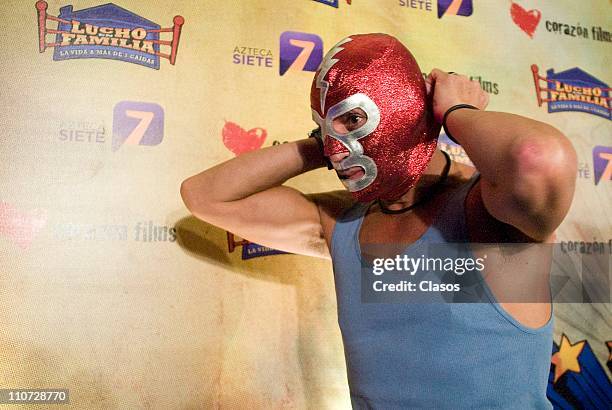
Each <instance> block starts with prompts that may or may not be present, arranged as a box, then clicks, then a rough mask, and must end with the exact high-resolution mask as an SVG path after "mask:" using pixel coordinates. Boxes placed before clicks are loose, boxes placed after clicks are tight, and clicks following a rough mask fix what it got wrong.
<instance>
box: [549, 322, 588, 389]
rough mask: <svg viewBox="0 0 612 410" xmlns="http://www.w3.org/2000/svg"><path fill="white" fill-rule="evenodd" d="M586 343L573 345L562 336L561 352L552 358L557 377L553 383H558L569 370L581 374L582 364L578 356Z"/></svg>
mask: <svg viewBox="0 0 612 410" xmlns="http://www.w3.org/2000/svg"><path fill="white" fill-rule="evenodd" d="M585 343H586V341H584V340H583V341H582V342H578V343H576V344H571V343H570V341H569V339H568V338H567V336H565V334H563V335H562V336H561V344H560V345H559V351H558V352H557V353H555V354H554V355H553V356H552V359H551V361H552V363H553V364H554V365H555V377H554V379H553V383H556V382H557V380H559V378H560V377H561V376H563V375H564V374H565V372H567V371H568V370H571V371H572V372H576V373H580V363H578V356H579V355H580V352H582V349H583V348H584V344H585Z"/></svg>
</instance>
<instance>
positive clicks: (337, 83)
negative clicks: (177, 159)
mask: <svg viewBox="0 0 612 410" xmlns="http://www.w3.org/2000/svg"><path fill="white" fill-rule="evenodd" d="M487 103H488V96H487V94H486V93H485V92H484V91H483V90H482V89H481V87H480V85H479V84H478V83H477V82H474V81H470V80H469V79H468V78H467V77H465V76H463V75H460V74H454V73H446V72H444V71H441V70H438V69H434V70H432V71H431V73H430V74H429V75H428V77H427V78H426V79H423V76H422V74H421V70H420V69H419V67H418V65H417V63H416V61H415V60H414V58H413V56H412V55H411V53H410V52H409V51H408V50H407V49H406V48H405V47H404V46H403V45H402V44H401V43H400V42H399V41H398V40H397V39H395V38H394V37H391V36H389V35H385V34H366V35H352V36H350V37H347V38H345V39H343V40H341V41H340V42H339V43H338V44H336V45H335V46H334V47H333V48H331V49H330V50H329V52H328V53H327V55H326V56H325V58H324V60H323V62H322V63H321V65H320V67H319V69H318V70H317V72H316V73H315V76H314V79H313V82H312V87H311V95H310V104H311V110H312V118H313V120H314V121H315V123H316V125H317V128H316V129H315V131H314V132H312V135H311V136H312V137H314V138H304V139H300V140H298V141H294V142H290V143H287V144H281V145H277V146H272V147H268V148H264V149H260V150H257V151H254V152H249V153H246V154H243V155H240V156H239V157H236V158H234V159H232V160H229V161H227V162H224V163H222V164H219V165H217V166H215V167H213V168H210V169H208V170H205V171H203V172H201V173H199V174H197V175H194V176H192V177H190V178H188V179H186V180H185V181H184V182H183V184H182V186H181V195H182V198H183V200H184V202H185V204H186V206H187V208H188V209H189V210H190V212H191V213H193V214H194V215H195V216H196V217H198V218H200V219H202V220H205V221H207V222H209V223H211V224H214V225H217V226H219V227H221V228H223V229H226V230H228V231H231V232H233V233H235V234H237V235H239V236H241V237H243V238H245V239H248V240H250V241H252V242H256V243H258V244H261V245H265V246H269V247H271V248H275V249H280V250H284V251H287V252H293V253H296V254H302V255H310V256H315V257H322V258H329V259H331V260H332V264H333V271H334V279H335V285H336V294H337V301H338V319H339V323H340V328H341V331H342V337H343V343H344V351H345V354H346V364H347V372H348V381H349V387H350V394H351V402H352V404H353V407H354V408H382V409H388V408H552V407H551V405H550V402H548V400H547V399H546V385H547V379H548V374H549V373H548V372H549V368H550V354H551V346H552V305H551V303H550V301H549V293H548V274H549V267H550V255H549V254H542V253H541V252H540V253H538V254H537V256H536V254H535V253H534V251H533V249H534V247H536V246H538V245H540V244H547V243H552V241H553V237H554V231H555V229H556V228H557V227H558V226H559V224H560V223H561V222H562V220H563V218H564V217H565V215H566V214H567V212H568V209H569V207H570V204H571V201H572V197H573V193H574V183H575V175H576V168H577V163H576V154H575V151H574V149H573V147H572V145H571V143H570V142H569V141H568V139H567V138H566V137H565V136H564V135H563V134H562V133H561V132H559V131H558V130H557V129H555V128H553V127H552V126H550V125H547V124H544V123H542V122H539V121H535V120H532V119H529V118H525V117H522V116H518V115H514V114H509V113H502V112H493V111H485V107H486V106H487ZM442 124H443V125H444V129H445V131H446V133H447V135H449V137H451V138H453V139H455V140H456V141H457V142H458V143H459V144H460V145H461V146H462V147H463V149H464V150H465V152H466V153H467V155H468V156H469V158H470V159H471V161H472V162H473V164H474V165H475V168H473V167H470V166H467V165H464V164H460V163H456V162H452V161H451V160H450V157H449V156H448V154H446V153H444V152H443V151H441V150H440V149H438V148H437V139H438V134H439V132H440V129H441V125H442ZM325 166H327V167H328V168H329V169H333V170H334V171H335V172H336V174H337V175H338V177H339V178H340V180H341V181H342V183H343V184H344V186H345V187H346V188H347V189H346V190H343V191H334V192H325V193H320V194H309V195H306V194H303V193H300V192H299V191H297V190H296V189H293V188H290V187H288V186H285V185H283V184H284V183H285V181H287V180H288V179H290V178H292V177H295V176H297V175H299V174H302V173H305V172H308V171H311V170H314V169H317V168H321V167H325ZM385 243H394V244H397V243H401V244H403V245H404V246H403V247H402V253H403V255H411V249H414V247H413V245H414V246H417V245H421V244H423V243H441V244H451V243H469V244H470V248H471V249H470V252H472V255H474V256H482V257H484V258H486V256H485V254H484V253H483V251H482V249H481V248H479V247H478V246H477V244H493V245H491V246H492V247H493V248H495V246H497V245H499V244H507V243H513V244H517V245H520V246H517V248H513V251H512V252H505V253H504V254H502V255H501V256H500V254H499V253H497V254H496V253H495V249H492V248H487V252H488V256H489V257H488V259H486V263H487V266H486V271H487V273H488V272H489V271H491V272H503V273H505V275H497V276H496V275H493V274H491V275H486V276H483V277H481V279H482V280H481V282H484V284H483V285H482V286H483V289H484V290H485V292H484V293H485V294H486V295H487V297H488V298H489V299H488V303H365V302H364V301H363V299H362V297H363V294H362V292H361V288H360V287H361V285H362V282H361V273H362V262H363V260H364V258H366V252H365V251H364V249H365V248H366V247H368V246H369V245H372V244H385ZM419 249H420V250H421V249H422V248H419ZM420 250H419V254H418V255H413V256H414V257H419V256H422V254H421V253H420ZM495 255H497V256H495ZM387 256H389V255H387ZM425 256H427V255H425ZM533 265H535V266H537V267H538V269H539V268H543V269H542V270H540V271H541V272H545V273H543V274H542V275H540V276H538V277H537V278H536V279H535V282H533V281H532V283H531V284H530V286H522V287H521V288H522V289H526V288H528V289H534V290H535V291H536V292H540V293H544V294H545V295H546V298H545V299H546V300H542V299H537V298H532V299H523V300H520V301H518V302H515V303H511V301H510V300H509V299H506V300H503V299H504V297H503V295H504V291H505V290H506V288H508V287H511V285H512V284H515V283H516V281H517V280H518V278H519V277H522V276H525V275H522V273H524V271H525V269H526V267H527V266H533ZM521 275H522V276H521ZM532 279H533V278H532ZM536 299H537V300H536ZM535 302H539V303H535Z"/></svg>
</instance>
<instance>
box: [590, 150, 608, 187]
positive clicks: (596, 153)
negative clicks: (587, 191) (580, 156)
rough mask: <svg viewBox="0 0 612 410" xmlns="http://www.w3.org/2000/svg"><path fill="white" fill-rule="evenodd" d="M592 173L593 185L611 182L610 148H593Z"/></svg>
mask: <svg viewBox="0 0 612 410" xmlns="http://www.w3.org/2000/svg"><path fill="white" fill-rule="evenodd" d="M593 171H594V172H593V174H594V175H593V176H594V177H595V185H597V184H599V183H600V182H601V181H612V147H605V146H602V145H598V146H596V147H594V148H593Z"/></svg>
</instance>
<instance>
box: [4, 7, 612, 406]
mask: <svg viewBox="0 0 612 410" xmlns="http://www.w3.org/2000/svg"><path fill="white" fill-rule="evenodd" d="M610 11H611V10H610V2H609V1H607V0H590V1H588V2H576V1H570V0H559V1H555V2H550V1H548V2H544V1H536V0H517V1H515V2H513V1H510V0H497V1H476V0H474V1H472V0H463V1H457V0H454V1H452V0H353V1H350V0H328V1H324V0H318V1H316V0H300V1H284V2H283V1H281V2H279V1H275V0H253V1H250V0H249V1H212V0H200V1H189V0H182V1H181V0H177V1H168V2H149V1H135V0H117V1H116V2H114V3H103V2H96V1H92V0H73V1H72V2H70V1H60V0H48V1H46V2H45V1H38V2H36V1H34V0H31V1H17V0H4V1H3V2H2V5H1V6H0V21H1V23H2V26H3V28H4V29H3V30H2V31H0V45H1V46H2V50H3V52H4V58H3V59H2V60H1V62H0V79H1V81H2V91H1V93H0V99H1V102H2V107H3V109H2V110H1V111H0V124H1V126H2V142H1V145H0V146H1V153H2V163H1V164H0V175H1V178H0V184H1V190H0V266H1V267H2V269H1V280H0V323H1V325H0V329H1V330H0V388H5V389H8V388H13V389H68V390H69V404H68V405H66V406H64V407H65V408H75V409H81V408H88V409H94V408H160V409H161V408H164V409H165V408H177V409H187V408H189V409H193V408H222V407H223V408H277V409H286V408H299V409H301V408H316V409H321V408H327V409H339V408H349V407H350V401H349V398H348V387H347V380H346V370H345V364H344V356H343V348H342V342H341V339H340V332H339V329H338V324H337V317H336V304H335V294H334V288H333V275H332V270H331V264H330V263H329V262H328V261H325V260H319V259H315V258H309V257H302V256H296V255H287V254H278V253H279V252H277V251H275V250H272V249H268V248H264V247H261V246H259V245H257V244H252V243H248V242H246V241H244V240H242V238H239V237H235V236H233V235H232V234H231V233H228V232H225V231H223V230H221V229H218V228H216V227H214V226H211V225H208V224H206V223H204V222H202V221H199V220H197V219H196V218H194V217H192V216H190V214H189V212H188V211H187V209H186V208H185V206H184V204H183V202H182V201H181V197H180V195H179V188H180V184H181V182H182V181H183V180H184V179H185V178H187V177H189V176H191V175H194V174H196V173H198V172H200V171H202V170H204V169H206V168H209V167H211V166H213V165H215V164H217V163H219V162H222V161H225V160H228V159H231V158H233V157H234V156H236V155H240V154H241V153H243V152H247V151H250V150H254V149H258V148H260V147H266V146H270V145H274V144H282V143H284V142H287V141H294V140H298V139H301V138H305V137H306V135H307V132H308V131H309V130H311V129H312V128H314V127H315V124H314V122H313V121H312V120H311V114H310V107H309V90H310V84H311V81H312V78H313V74H314V71H315V70H316V69H317V67H318V65H319V64H320V62H321V59H322V57H323V55H324V53H325V51H327V50H328V49H330V48H331V47H332V46H333V45H334V44H335V43H336V42H338V41H339V40H340V39H342V38H344V37H345V36H347V35H350V34H357V33H369V32H384V33H389V34H392V35H394V36H396V37H397V38H399V39H400V40H401V41H402V42H403V43H404V44H405V45H406V46H407V47H408V48H409V49H410V50H411V52H412V53H413V55H414V56H415V57H416V59H417V61H418V62H419V64H420V67H421V70H422V71H423V73H424V74H425V75H426V74H427V73H428V72H429V71H431V69H433V68H435V67H437V68H440V69H442V70H445V71H455V72H458V73H461V74H465V75H467V76H469V77H471V78H472V79H474V80H477V81H479V82H480V84H481V86H482V87H483V89H484V90H485V91H487V92H488V93H489V94H490V104H489V107H488V109H490V110H495V111H507V112H512V113H516V114H520V115H525V116H528V117H531V118H534V119H537V120H540V121H544V122H547V123H550V124H552V125H554V126H555V127H557V128H558V129H560V130H561V131H562V132H563V133H565V135H567V136H568V137H569V138H570V139H571V141H572V142H573V144H574V146H575V148H576V151H577V153H578V158H579V171H578V175H577V185H576V196H575V199H574V203H573V206H572V208H571V210H570V212H569V215H568V216H567V218H566V220H565V222H564V223H563V225H562V226H561V227H560V228H559V230H558V232H557V242H559V243H560V249H561V250H562V252H564V253H565V255H564V256H565V257H566V258H568V259H567V260H571V261H575V262H576V263H580V261H581V260H583V258H585V257H591V256H593V255H595V256H597V257H598V260H599V261H602V264H601V268H602V269H603V270H604V271H605V272H608V285H609V283H610V282H609V273H610V263H611V262H610V260H611V255H612V207H611V206H610V204H611V203H612V126H611V122H610V121H611V119H612V118H611V115H610V108H609V104H610V97H609V95H610V88H609V85H608V84H609V82H610V81H612V77H611V76H610V70H609V66H610V57H611V55H612V54H611V52H610V46H611V45H610V42H611V41H612V38H611V35H610V29H611V27H610V17H609V16H610ZM493 137H494V136H492V138H493ZM440 144H441V146H442V148H443V149H446V150H447V151H449V152H450V153H451V154H452V155H453V157H454V159H455V160H458V161H463V162H469V159H468V158H467V156H466V155H465V153H464V152H463V151H462V150H461V148H460V147H458V146H456V145H454V144H452V143H450V142H449V140H448V139H446V138H444V137H442V138H441V142H440ZM243 177H244V175H236V176H235V178H236V179H239V178H243ZM289 184H290V185H291V186H294V187H296V188H299V189H300V190H302V191H304V192H319V191H328V190H334V189H341V188H342V186H341V184H340V183H339V181H338V180H337V178H336V176H335V174H334V173H331V172H327V170H323V169H321V170H316V171H313V172H310V173H308V174H305V175H302V176H300V177H298V178H295V179H294V180H291V181H290V182H289ZM278 206H282V204H278ZM564 260H565V259H564ZM559 265H562V264H561V263H559ZM604 291H606V289H604ZM607 292H608V293H605V292H604V294H605V295H607V296H606V297H607V299H606V297H604V299H598V300H597V302H607V303H571V304H570V303H557V304H555V307H554V312H555V320H556V322H555V335H554V340H555V343H554V345H553V346H551V373H550V383H549V389H548V394H549V397H550V399H551V401H553V403H554V404H555V407H557V408H572V407H584V408H604V407H605V405H606V403H610V401H611V400H612V399H611V396H610V395H611V393H610V392H611V390H612V389H611V386H610V378H609V377H610V373H609V372H610V367H611V363H612V362H611V361H610V349H612V323H611V321H610V317H611V313H612V312H611V305H610V303H609V302H610V295H609V286H608V289H607ZM588 301H589V300H588V298H585V302H588ZM457 360H462V358H460V357H458V358H457ZM466 366H470V363H466ZM500 366H504V364H503V363H500ZM407 377H409V375H407ZM508 388H512V386H508ZM64 407H62V408H64ZM24 408H27V406H25V407H24ZM31 408H38V407H36V406H34V405H32V406H31Z"/></svg>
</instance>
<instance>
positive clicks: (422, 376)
mask: <svg viewBox="0 0 612 410" xmlns="http://www.w3.org/2000/svg"><path fill="white" fill-rule="evenodd" d="M476 180H477V175H475V176H474V177H472V178H471V179H470V181H468V182H467V183H465V184H463V185H461V186H459V187H458V188H456V190H455V191H454V192H453V193H451V197H450V199H449V200H448V201H447V203H446V204H445V206H444V209H443V210H441V211H440V213H439V214H438V215H437V216H436V217H435V218H434V221H433V223H432V224H431V226H430V227H429V228H428V229H427V231H426V232H425V233H424V234H423V235H422V236H421V238H419V239H418V240H417V241H416V242H415V243H414V244H412V245H410V246H409V247H408V248H407V249H405V250H404V254H406V255H408V256H411V255H412V257H418V256H421V254H422V247H421V248H419V249H418V255H414V252H415V249H417V248H418V245H419V244H423V243H461V242H468V233H467V226H466V222H465V211H464V200H465V197H466V195H467V193H468V191H469V189H470V187H471V186H472V185H473V184H474V183H475V182H476ZM370 205H371V204H362V203H357V204H356V205H355V206H353V207H352V208H350V209H348V210H347V211H346V212H345V213H344V214H343V215H342V217H341V218H339V220H338V221H337V222H336V225H335V227H334V232H333V235H332V241H331V256H332V262H333V268H334V280H335V286H336V297H337V303H338V322H339V325H340V330H341V332H342V340H343V343H344V352H345V359H346V366H347V373H348V382H349V389H350V395H351V403H352V405H353V408H355V409H385V410H387V409H415V408H435V409H451V408H452V409H468V408H469V409H501V408H503V409H552V405H551V403H550V402H549V401H548V399H547V398H546V386H547V381H548V375H549V370H550V357H551V352H552V341H553V340H552V328H553V319H552V313H551V318H550V319H549V321H548V322H547V323H546V324H545V325H544V326H542V327H540V328H537V329H534V328H530V327H527V326H524V325H522V324H520V323H519V322H518V321H517V320H515V319H514V318H513V317H512V316H510V315H509V314H508V313H507V312H506V311H505V310H504V309H503V308H502V307H501V306H500V305H499V304H498V303H497V301H496V300H495V298H494V296H493V294H492V292H491V291H490V290H489V289H488V287H487V286H486V283H485V282H484V281H482V280H481V282H482V283H484V285H483V286H484V291H485V292H486V295H487V298H488V302H487V303H422V304H415V303H362V292H361V269H362V255H361V249H360V244H359V230H360V227H361V225H362V222H363V218H364V215H365V213H366V211H367V210H368V208H369V206H370ZM425 256H427V255H425ZM479 276H480V275H479ZM480 278H482V276H480Z"/></svg>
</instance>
